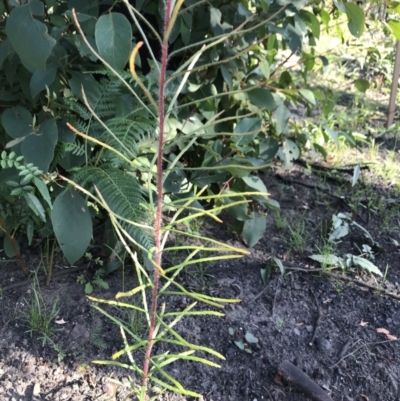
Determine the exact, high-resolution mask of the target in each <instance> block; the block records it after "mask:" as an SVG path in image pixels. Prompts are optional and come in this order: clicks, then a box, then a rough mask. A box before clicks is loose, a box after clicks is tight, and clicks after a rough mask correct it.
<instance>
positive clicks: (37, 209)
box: [24, 192, 46, 222]
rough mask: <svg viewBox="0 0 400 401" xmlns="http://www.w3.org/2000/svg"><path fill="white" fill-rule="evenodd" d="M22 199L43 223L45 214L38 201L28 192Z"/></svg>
mask: <svg viewBox="0 0 400 401" xmlns="http://www.w3.org/2000/svg"><path fill="white" fill-rule="evenodd" d="M24 198H25V201H26V203H27V204H28V206H29V207H30V208H31V210H32V211H33V213H35V215H36V216H39V217H40V218H41V219H42V220H43V221H44V222H46V214H45V212H44V209H43V206H42V204H41V203H40V200H39V199H38V198H37V197H36V196H35V195H33V194H31V193H30V192H25V193H24Z"/></svg>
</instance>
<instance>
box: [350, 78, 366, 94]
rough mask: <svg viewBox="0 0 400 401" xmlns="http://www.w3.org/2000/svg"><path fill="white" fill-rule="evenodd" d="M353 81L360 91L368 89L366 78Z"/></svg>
mask: <svg viewBox="0 0 400 401" xmlns="http://www.w3.org/2000/svg"><path fill="white" fill-rule="evenodd" d="M353 83H354V86H355V87H356V88H357V90H359V91H360V92H366V91H367V89H369V82H368V81H367V80H366V79H356V80H355V81H354V82H353Z"/></svg>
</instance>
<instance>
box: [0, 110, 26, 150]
mask: <svg viewBox="0 0 400 401" xmlns="http://www.w3.org/2000/svg"><path fill="white" fill-rule="evenodd" d="M2 123H3V127H4V129H5V130H6V132H7V134H8V135H10V136H11V138H14V139H17V138H20V137H25V136H27V135H29V134H30V133H31V132H32V127H31V124H32V115H31V113H30V112H29V111H28V110H27V109H26V108H25V107H22V106H17V107H13V108H9V109H7V110H5V111H4V113H3V116H2ZM13 146H14V145H13ZM9 147H10V146H9Z"/></svg>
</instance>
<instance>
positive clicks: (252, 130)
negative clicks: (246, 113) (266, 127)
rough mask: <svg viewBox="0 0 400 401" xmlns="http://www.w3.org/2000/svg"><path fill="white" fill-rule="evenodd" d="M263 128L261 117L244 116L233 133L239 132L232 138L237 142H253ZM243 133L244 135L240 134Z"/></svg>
mask: <svg viewBox="0 0 400 401" xmlns="http://www.w3.org/2000/svg"><path fill="white" fill-rule="evenodd" d="M260 129H261V119H259V118H253V117H251V118H249V117H246V118H243V119H242V120H241V121H240V122H239V124H237V125H236V127H235V129H234V131H233V133H234V134H239V135H234V136H233V137H232V139H233V140H234V141H235V142H236V144H240V145H245V144H247V143H249V142H251V141H252V140H253V139H254V138H255V137H256V136H257V134H258V133H259V132H260ZM240 134H242V135H240Z"/></svg>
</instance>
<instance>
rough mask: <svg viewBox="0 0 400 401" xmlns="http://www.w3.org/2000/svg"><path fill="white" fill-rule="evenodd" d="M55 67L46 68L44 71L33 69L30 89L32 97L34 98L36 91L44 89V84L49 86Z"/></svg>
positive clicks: (52, 79)
mask: <svg viewBox="0 0 400 401" xmlns="http://www.w3.org/2000/svg"><path fill="white" fill-rule="evenodd" d="M56 72H57V70H56V68H51V67H50V68H48V69H47V70H45V71H39V70H37V71H35V72H34V73H33V74H32V78H31V82H30V85H29V86H30V89H31V94H32V97H33V98H35V97H36V95H37V94H38V93H40V92H41V91H43V90H45V89H46V86H50V85H51V84H52V83H53V82H54V79H55V78H56Z"/></svg>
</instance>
